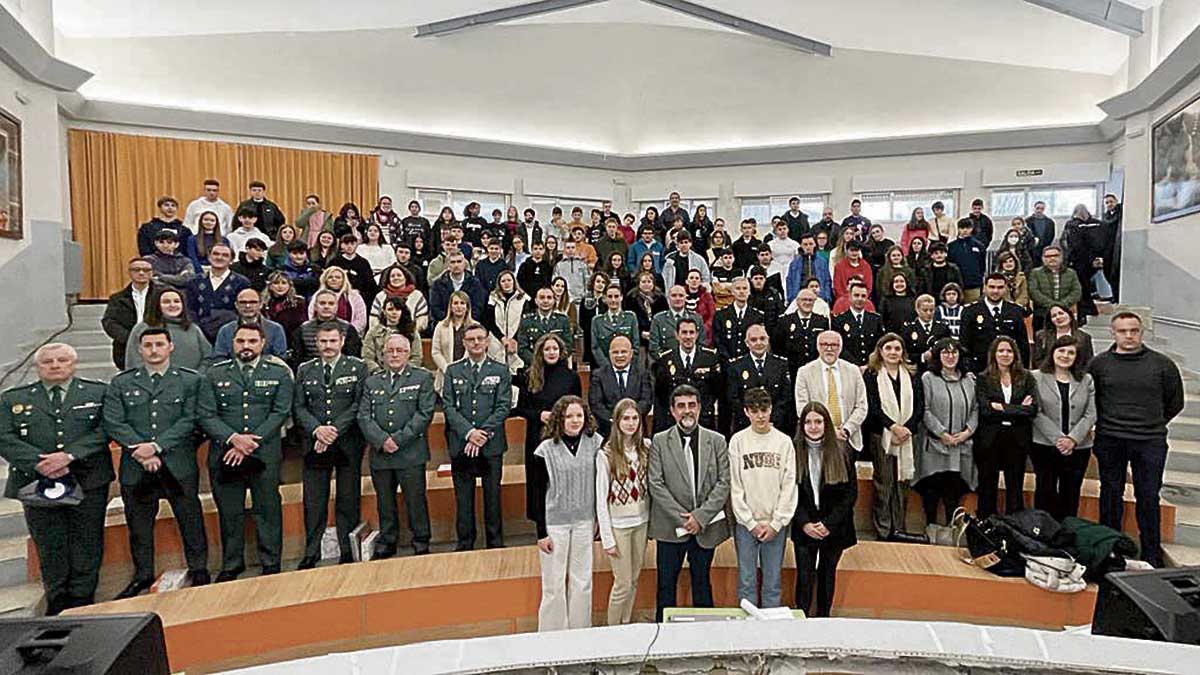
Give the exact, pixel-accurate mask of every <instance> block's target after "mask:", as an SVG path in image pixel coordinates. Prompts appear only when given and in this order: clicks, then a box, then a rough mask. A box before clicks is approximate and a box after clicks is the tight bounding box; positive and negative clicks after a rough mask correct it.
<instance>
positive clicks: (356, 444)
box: [292, 355, 367, 563]
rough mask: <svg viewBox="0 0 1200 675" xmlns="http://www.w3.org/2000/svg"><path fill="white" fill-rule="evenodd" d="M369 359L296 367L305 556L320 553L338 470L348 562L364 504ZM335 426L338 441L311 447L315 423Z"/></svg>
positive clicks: (339, 517) (341, 543) (341, 535)
mask: <svg viewBox="0 0 1200 675" xmlns="http://www.w3.org/2000/svg"><path fill="white" fill-rule="evenodd" d="M366 378H367V363H366V362H365V361H363V360H362V359H360V358H355V357H353V356H345V355H343V356H339V357H338V359H337V362H336V363H334V364H333V365H332V366H327V365H326V364H325V362H324V361H322V360H321V359H313V360H311V361H305V362H304V363H303V364H301V365H300V368H299V369H297V371H296V389H295V401H294V404H293V408H292V414H293V415H294V416H295V418H296V424H298V425H299V426H300V428H301V429H303V430H304V445H305V448H306V452H305V454H304V477H303V481H304V533H305V534H304V537H305V538H304V560H305V561H306V562H312V563H315V562H316V561H317V560H318V559H320V557H321V537H322V536H323V535H324V534H325V525H326V523H328V522H329V479H330V478H331V477H332V475H333V474H336V480H337V503H336V504H335V505H334V522H335V523H336V525H337V538H338V548H339V549H341V554H342V555H341V561H342V562H350V561H351V560H352V558H351V555H350V531H351V530H353V529H354V528H355V527H357V526H358V522H359V518H360V515H361V507H362V455H363V436H362V432H360V431H359V429H358V398H359V395H360V394H361V392H362V383H363V380H365V379H366ZM321 426H332V427H336V428H337V432H338V438H337V441H336V442H335V443H334V444H333V446H332V447H330V448H329V449H328V450H326V451H325V452H323V453H317V452H316V451H314V450H313V446H314V445H315V444H316V438H314V437H313V432H314V431H316V430H317V427H321Z"/></svg>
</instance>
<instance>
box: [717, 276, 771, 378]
mask: <svg viewBox="0 0 1200 675" xmlns="http://www.w3.org/2000/svg"><path fill="white" fill-rule="evenodd" d="M749 303H750V280H749V279H747V278H746V277H738V278H737V279H734V280H733V304H730V305H729V306H727V307H724V308H722V309H720V310H718V311H717V313H716V315H714V316H713V322H712V330H713V345H714V346H715V347H716V348H717V355H718V356H720V357H721V360H722V361H723V362H725V363H729V362H731V361H734V360H735V359H737V358H738V357H740V356H742V355H743V354H745V353H746V328H748V327H749V326H750V325H752V324H756V323H757V324H765V323H766V320H767V318H766V317H765V316H763V313H762V312H760V311H758V310H757V309H755V308H753V307H751V306H750V304H749Z"/></svg>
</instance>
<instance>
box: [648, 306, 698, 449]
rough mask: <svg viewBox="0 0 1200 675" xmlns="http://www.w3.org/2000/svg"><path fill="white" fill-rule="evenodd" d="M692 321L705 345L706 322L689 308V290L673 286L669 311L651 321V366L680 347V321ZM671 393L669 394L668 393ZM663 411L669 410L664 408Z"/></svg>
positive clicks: (661, 313)
mask: <svg viewBox="0 0 1200 675" xmlns="http://www.w3.org/2000/svg"><path fill="white" fill-rule="evenodd" d="M684 318H687V319H692V320H693V321H695V322H696V325H697V326H699V329H700V335H699V337H698V338H697V339H698V341H699V342H700V344H704V320H703V319H701V318H700V315H699V314H697V313H695V312H692V311H689V310H688V308H687V289H686V288H684V287H683V286H678V285H676V286H672V287H671V288H670V289H668V290H667V309H665V310H663V311H661V312H659V313H658V314H655V315H654V316H653V317H652V318H651V319H650V365H652V366H653V365H654V364H656V363H658V359H659V356H660V355H661V354H662V353H663V352H665V351H668V350H671V349H675V348H676V347H678V346H679V341H678V340H677V339H676V337H675V331H676V330H677V329H678V328H679V320H680V319H684ZM668 393H669V392H668ZM663 410H664V411H665V410H667V409H666V408H663ZM670 423H671V419H670V416H669V415H668V416H666V424H667V426H670Z"/></svg>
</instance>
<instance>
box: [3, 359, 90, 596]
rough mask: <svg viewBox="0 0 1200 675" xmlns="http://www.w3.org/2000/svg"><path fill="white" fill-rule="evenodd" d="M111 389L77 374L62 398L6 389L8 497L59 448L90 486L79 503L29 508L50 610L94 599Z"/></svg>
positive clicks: (36, 386) (27, 388) (33, 387)
mask: <svg viewBox="0 0 1200 675" xmlns="http://www.w3.org/2000/svg"><path fill="white" fill-rule="evenodd" d="M104 390H105V385H104V383H103V382H97V381H95V380H87V379H84V378H81V377H75V378H72V379H71V381H70V382H68V383H66V384H65V385H63V388H62V394H61V399H59V398H58V397H57V396H55V395H54V394H53V392H51V391H50V389H48V388H47V387H45V386H44V385H42V383H40V382H35V383H33V384H27V385H24V386H21V387H13V388H12V389H9V390H7V391H5V392H4V393H3V394H0V456H2V457H4V459H5V460H6V461H7V462H8V463H9V464H10V465H11V466H10V467H9V474H8V484H7V485H6V486H5V489H4V496H5V497H10V498H16V496H17V492H18V491H19V490H20V489H21V488H22V487H24V486H25V485H27V484H29V483H32V482H34V481H36V480H37V479H38V473H37V470H36V468H35V467H36V466H37V464H38V462H40V461H41V458H40V457H38V455H42V454H48V453H52V452H59V451H62V452H66V453H68V454H71V455H73V456H74V457H75V460H74V461H72V462H71V464H70V467H69V469H70V472H71V475H72V476H74V478H75V481H76V482H77V483H78V484H79V486H80V487H82V488H83V490H84V498H83V502H82V503H80V504H79V505H78V506H51V507H46V506H28V505H27V506H25V522H26V524H28V526H29V535H30V536H31V537H32V538H33V543H34V544H35V545H36V546H37V550H38V558H39V560H40V563H41V570H42V586H43V588H45V590H46V613H47V614H58V613H59V612H61V611H63V610H64V609H68V608H71V607H82V606H84V605H90V604H92V602H94V601H95V595H96V583H97V582H98V581H99V578H100V562H101V559H102V557H103V555H104V510H105V507H106V506H107V504H108V484H109V483H110V482H112V479H113V469H112V457H111V455H109V452H108V437H107V436H105V434H104V429H103V409H104ZM56 399H57V400H56ZM56 402H57V403H58V405H55V403H56Z"/></svg>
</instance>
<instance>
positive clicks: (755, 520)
mask: <svg viewBox="0 0 1200 675" xmlns="http://www.w3.org/2000/svg"><path fill="white" fill-rule="evenodd" d="M729 479H730V480H729V483H730V491H729V499H730V501H731V502H732V503H733V514H734V517H736V518H737V521H738V523H739V524H740V525H742V526H744V527H745V528H747V529H753V528H754V526H755V525H759V524H765V525H770V526H771V528H772V529H774V530H775V531H776V532H779V531H782V530H783V528H785V527H787V524H788V523H789V522H791V520H792V516H793V515H794V514H795V512H796V500H797V499H798V498H799V493H798V491H797V488H796V451H795V450H794V449H793V447H792V439H790V438H788V436H787V434H785V433H783V432H782V431H779V430H778V429H775V428H774V427H772V428H771V430H770V431H768V432H767V433H765V434H760V433H758V432H756V431H755V430H754V429H753V428H749V427H747V428H746V429H742V430H741V431H739V432H737V433H736V434H734V435H733V438H731V439H729Z"/></svg>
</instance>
